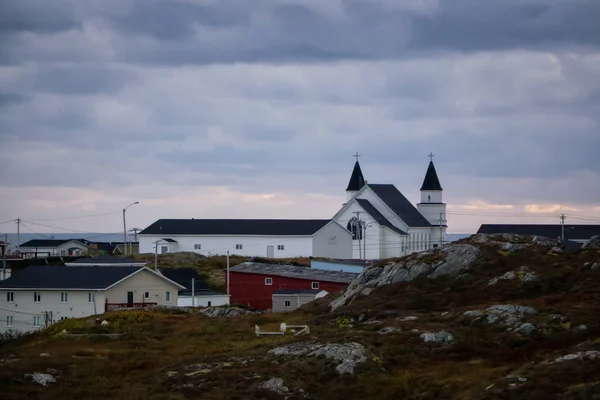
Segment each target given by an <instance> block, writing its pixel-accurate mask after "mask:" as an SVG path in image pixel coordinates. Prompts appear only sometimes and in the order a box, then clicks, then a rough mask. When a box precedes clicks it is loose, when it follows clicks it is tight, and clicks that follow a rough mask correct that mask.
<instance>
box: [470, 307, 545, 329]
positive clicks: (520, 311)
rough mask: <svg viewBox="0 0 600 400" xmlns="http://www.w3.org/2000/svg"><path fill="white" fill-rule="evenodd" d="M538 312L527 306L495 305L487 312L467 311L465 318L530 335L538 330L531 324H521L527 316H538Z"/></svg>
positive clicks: (486, 310)
mask: <svg viewBox="0 0 600 400" xmlns="http://www.w3.org/2000/svg"><path fill="white" fill-rule="evenodd" d="M537 313H538V312H537V310H535V309H534V308H531V307H527V306H518V305H513V304H495V305H493V306H490V307H488V308H487V309H485V310H473V311H466V312H465V313H464V314H463V315H464V316H465V317H469V318H473V321H474V322H475V321H480V320H482V319H483V318H485V319H486V321H487V323H488V324H495V323H499V324H501V325H503V326H506V327H508V328H509V329H510V330H513V331H517V332H519V333H521V334H524V335H528V334H531V333H532V332H534V331H535V330H536V329H537V328H536V327H535V326H534V325H533V324H530V323H523V324H522V323H521V321H522V320H523V318H524V317H525V315H534V314H537Z"/></svg>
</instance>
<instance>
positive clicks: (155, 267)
mask: <svg viewBox="0 0 600 400" xmlns="http://www.w3.org/2000/svg"><path fill="white" fill-rule="evenodd" d="M154 271H158V240H157V241H156V242H154Z"/></svg>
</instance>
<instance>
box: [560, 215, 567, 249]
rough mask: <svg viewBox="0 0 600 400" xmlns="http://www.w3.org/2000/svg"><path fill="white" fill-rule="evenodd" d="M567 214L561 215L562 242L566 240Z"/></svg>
mask: <svg viewBox="0 0 600 400" xmlns="http://www.w3.org/2000/svg"><path fill="white" fill-rule="evenodd" d="M565 218H566V217H565V214H561V215H560V239H561V243H564V242H565Z"/></svg>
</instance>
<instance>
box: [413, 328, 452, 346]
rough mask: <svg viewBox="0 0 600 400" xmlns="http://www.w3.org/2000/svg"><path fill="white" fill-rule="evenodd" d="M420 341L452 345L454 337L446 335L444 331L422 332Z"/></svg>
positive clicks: (449, 334)
mask: <svg viewBox="0 0 600 400" xmlns="http://www.w3.org/2000/svg"><path fill="white" fill-rule="evenodd" d="M421 339H423V341H424V342H426V343H427V342H434V343H452V341H453V340H454V337H453V336H452V334H451V333H448V332H446V331H440V332H438V333H430V332H424V333H422V334H421Z"/></svg>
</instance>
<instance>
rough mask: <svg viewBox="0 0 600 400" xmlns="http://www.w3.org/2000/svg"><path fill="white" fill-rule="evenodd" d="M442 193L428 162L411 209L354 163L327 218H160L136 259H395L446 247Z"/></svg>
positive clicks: (396, 192) (390, 187) (142, 237)
mask: <svg viewBox="0 0 600 400" xmlns="http://www.w3.org/2000/svg"><path fill="white" fill-rule="evenodd" d="M430 157H432V158H433V155H431V156H430ZM442 192H443V189H442V186H441V185H440V181H439V179H438V176H437V172H436V170H435V166H434V165H433V161H430V163H429V167H428V169H427V173H426V174H425V179H424V181H423V185H422V186H421V202H420V203H418V204H417V205H416V207H415V206H414V205H413V204H411V203H410V201H408V200H407V199H406V197H404V195H403V194H402V193H401V192H400V191H399V190H398V189H397V188H396V187H395V186H394V185H392V184H372V183H367V181H366V180H365V179H364V177H363V173H362V171H361V168H360V165H359V163H358V161H356V163H355V165H354V170H353V171H352V175H351V178H350V182H349V184H348V187H347V188H346V198H347V201H346V203H344V204H343V206H342V208H341V209H340V210H339V211H338V212H337V213H336V214H335V215H334V216H333V218H332V219H327V220H282V219H280V220H274V219H270V220H269V219H193V218H192V219H160V220H158V221H156V222H154V223H153V224H152V225H150V226H149V227H147V228H146V229H144V230H143V231H142V232H140V236H139V237H140V253H153V252H155V251H156V252H158V253H160V254H162V253H172V252H181V251H190V252H196V253H201V254H204V255H207V256H209V255H215V254H226V253H227V252H228V251H229V253H230V254H232V255H233V254H237V255H243V256H259V257H267V258H291V257H323V258H337V259H357V258H359V259H383V258H390V257H399V256H403V255H406V254H410V253H413V252H418V251H423V250H426V249H430V248H435V247H438V246H440V245H442V244H444V243H445V242H446V228H447V226H446V204H445V203H444V202H443V198H442Z"/></svg>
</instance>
